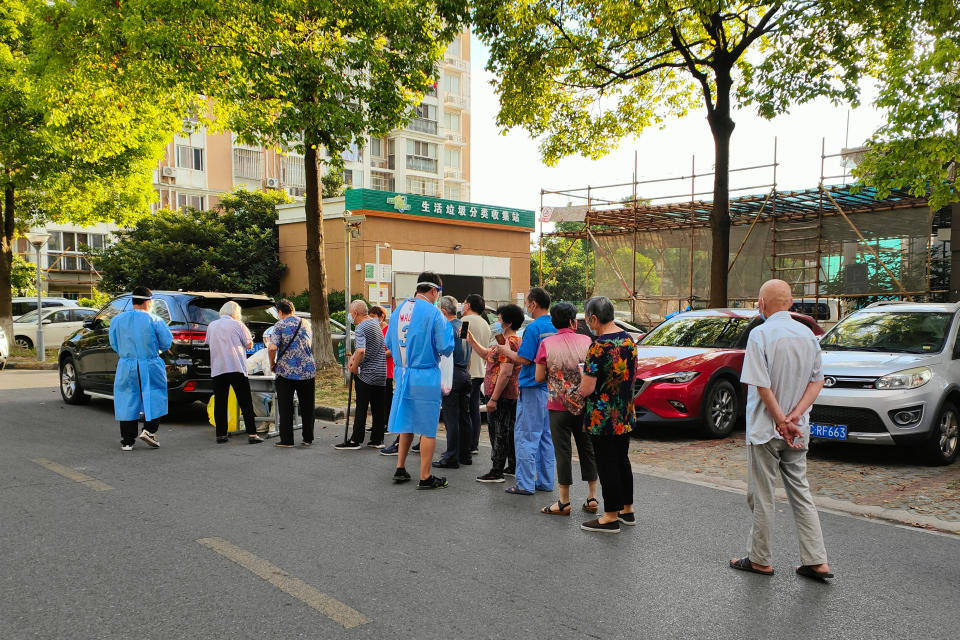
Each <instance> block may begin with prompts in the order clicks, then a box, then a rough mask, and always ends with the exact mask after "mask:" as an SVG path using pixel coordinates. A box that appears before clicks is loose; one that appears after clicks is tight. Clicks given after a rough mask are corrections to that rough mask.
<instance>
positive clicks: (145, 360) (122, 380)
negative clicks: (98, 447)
mask: <svg viewBox="0 0 960 640" xmlns="http://www.w3.org/2000/svg"><path fill="white" fill-rule="evenodd" d="M152 308H153V293H152V292H151V291H150V289H147V288H146V287H137V288H135V289H134V290H133V309H131V310H130V311H125V312H123V313H121V314H119V315H118V316H116V317H115V318H113V320H112V321H111V322H110V346H111V347H113V350H114V351H116V352H117V354H118V355H119V356H120V361H119V362H117V374H116V376H115V377H114V379H113V412H114V415H115V417H116V419H117V420H118V421H119V422H120V449H121V450H123V451H132V450H133V443H134V442H135V440H136V438H137V437H138V436H137V422H138V420H139V417H140V414H141V413H143V418H144V426H143V431H141V432H140V435H139V438H140V439H141V440H143V441H144V442H146V443H147V444H148V445H150V446H151V447H154V448H156V447H159V446H160V443H159V441H158V440H157V429H159V428H160V418H161V417H163V416H165V415H167V371H166V369H165V368H164V364H163V360H162V359H160V352H161V351H166V350H167V349H169V348H170V345H172V344H173V336H172V335H170V329H168V328H167V325H166V324H165V323H164V322H163V320H160V319H159V318H157V317H156V316H154V315H152V314H151V313H150V311H151V309H152Z"/></svg>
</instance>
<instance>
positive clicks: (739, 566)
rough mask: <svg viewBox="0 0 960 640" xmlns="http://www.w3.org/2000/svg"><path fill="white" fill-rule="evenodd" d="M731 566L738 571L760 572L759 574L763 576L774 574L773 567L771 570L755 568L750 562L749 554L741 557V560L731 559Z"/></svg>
mask: <svg viewBox="0 0 960 640" xmlns="http://www.w3.org/2000/svg"><path fill="white" fill-rule="evenodd" d="M730 568H731V569H736V570H737V571H746V572H748V573H758V574H760V575H761V576H772V575H773V569H771V570H770V571H760V569H754V568H753V565H752V564H751V563H750V557H749V556H746V557H744V558H740V559H739V560H731V561H730Z"/></svg>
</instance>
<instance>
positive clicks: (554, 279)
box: [530, 222, 593, 304]
mask: <svg viewBox="0 0 960 640" xmlns="http://www.w3.org/2000/svg"><path fill="white" fill-rule="evenodd" d="M581 226H582V225H580V224H576V223H569V222H566V223H563V222H561V223H558V224H557V230H558V231H563V230H571V231H572V230H573V227H581ZM571 243H573V246H572V247H571V246H570V245H571ZM568 249H569V251H568ZM539 267H540V246H539V244H533V245H531V247H530V283H531V284H532V285H536V284H537V283H538V282H539V281H540V268H539ZM592 271H593V249H592V247H591V246H590V241H589V240H570V239H567V238H559V237H545V238H543V280H544V284H543V286H544V289H546V290H547V293H549V294H550V298H551V299H553V300H555V301H557V302H559V301H565V302H572V303H574V304H582V303H583V301H585V300H586V299H587V298H589V297H590V293H591V291H592V287H591V289H590V291H588V290H587V286H588V283H589V282H590V281H592V279H593V278H592Z"/></svg>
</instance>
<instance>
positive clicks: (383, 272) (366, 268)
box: [363, 262, 390, 282]
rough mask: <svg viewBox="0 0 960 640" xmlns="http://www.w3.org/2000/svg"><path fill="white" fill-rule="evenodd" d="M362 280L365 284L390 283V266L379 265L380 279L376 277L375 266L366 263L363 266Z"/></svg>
mask: <svg viewBox="0 0 960 640" xmlns="http://www.w3.org/2000/svg"><path fill="white" fill-rule="evenodd" d="M363 279H364V280H365V281H366V282H390V265H389V264H381V265H380V277H379V278H378V277H377V265H375V264H374V263H372V262H367V263H366V264H364V265H363Z"/></svg>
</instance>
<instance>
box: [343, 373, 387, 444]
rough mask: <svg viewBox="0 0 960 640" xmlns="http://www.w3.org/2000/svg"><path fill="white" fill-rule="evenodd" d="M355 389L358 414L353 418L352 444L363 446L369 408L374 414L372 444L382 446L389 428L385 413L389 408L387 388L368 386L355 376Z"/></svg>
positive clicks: (371, 433) (371, 432) (371, 434)
mask: <svg viewBox="0 0 960 640" xmlns="http://www.w3.org/2000/svg"><path fill="white" fill-rule="evenodd" d="M353 388H354V390H355V391H356V394H357V412H356V414H355V415H354V416H353V434H352V435H351V436H350V440H351V441H352V442H356V443H358V444H363V431H364V429H365V428H366V426H367V407H368V406H369V407H370V413H372V414H373V429H372V430H371V431H370V444H382V443H383V432H384V431H385V430H386V428H387V418H386V414H385V413H384V411H385V410H386V408H387V404H386V399H385V396H386V395H387V388H386V387H378V386H376V385H373V384H367V383H366V382H364V381H363V380H361V379H360V376H356V375H355V376H353Z"/></svg>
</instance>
